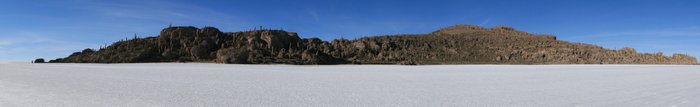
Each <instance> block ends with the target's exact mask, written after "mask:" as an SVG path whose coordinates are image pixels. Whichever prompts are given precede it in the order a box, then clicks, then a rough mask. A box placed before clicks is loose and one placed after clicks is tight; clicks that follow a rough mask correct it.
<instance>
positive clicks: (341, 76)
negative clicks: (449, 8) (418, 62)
mask: <svg viewBox="0 0 700 107" xmlns="http://www.w3.org/2000/svg"><path fill="white" fill-rule="evenodd" d="M0 106H2V107H13V106H22V107H24V106H42V107H43V106H68V107H72V106H84V107H95V106H138V107H141V106H165V107H171V106H479V107H482V106H551V107H562V106H612V107H620V106H627V107H639V106H700V66H688V65H431V66H399V65H323V66H317V65H301V66H300V65H226V64H202V63H145V64H28V63H1V64H0Z"/></svg>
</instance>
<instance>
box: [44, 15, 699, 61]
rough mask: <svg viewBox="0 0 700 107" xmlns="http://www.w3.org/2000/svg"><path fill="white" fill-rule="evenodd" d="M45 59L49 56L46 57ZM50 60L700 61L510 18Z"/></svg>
mask: <svg viewBox="0 0 700 107" xmlns="http://www.w3.org/2000/svg"><path fill="white" fill-rule="evenodd" d="M41 62H43V59H41ZM49 62H50V63H140V62H212V63H227V64H228V63H232V64H406V65H414V64H698V63H697V60H696V58H695V57H692V56H689V55H685V54H673V55H671V56H664V55H663V53H660V52H659V53H638V52H636V51H635V49H633V48H622V49H619V50H612V49H606V48H603V47H600V46H596V45H592V44H585V43H572V42H567V41H562V40H557V38H556V37H555V36H554V35H543V34H531V33H527V32H523V31H519V30H516V29H514V28H511V27H507V26H496V27H493V28H484V27H480V26H473V25H455V26H450V27H446V28H442V29H439V30H437V31H434V32H431V33H428V34H398V35H384V36H371V37H362V38H357V39H353V40H348V39H335V40H331V41H323V40H321V39H319V38H300V37H299V35H298V34H297V33H295V32H288V31H284V30H272V29H259V30H250V31H240V32H221V31H219V29H217V28H214V27H203V28H196V27H192V26H179V27H167V28H165V29H163V30H162V31H161V32H160V35H158V36H155V37H145V38H138V37H134V38H132V39H128V40H121V41H118V42H115V43H113V44H111V45H109V46H106V47H102V48H100V49H84V50H83V51H80V52H75V53H73V54H71V55H70V56H68V57H65V58H58V59H54V60H50V61H49Z"/></svg>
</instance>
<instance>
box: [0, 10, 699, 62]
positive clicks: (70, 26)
mask: <svg viewBox="0 0 700 107" xmlns="http://www.w3.org/2000/svg"><path fill="white" fill-rule="evenodd" d="M699 13H700V1H697V0H687V1H683V0H629V1H627V0H528V1H525V0H444V1H441V0H424V1H419V0H400V1H399V0H396V1H391V0H367V1H363V0H318V1H314V0H309V1H303V0H279V1H265V0H241V1H237V0H182V1H179V0H133V1H129V0H123V1H117V0H45V1H44V0H3V1H2V3H0V62H3V61H31V60H33V59H36V58H45V59H55V58H60V57H65V56H68V55H70V54H71V53H73V52H76V51H80V50H83V49H85V48H99V47H100V46H103V45H108V44H111V43H112V42H115V41H118V40H120V39H124V38H131V37H134V35H136V36H139V37H145V36H157V35H158V33H159V32H160V30H161V29H163V28H165V27H167V26H168V25H173V26H195V27H204V26H213V27H217V28H219V29H220V30H221V31H225V32H234V31H242V30H250V29H253V28H255V27H260V26H262V27H265V28H273V29H283V30H287V31H292V32H298V33H299V34H300V36H301V37H304V38H308V37H318V38H321V39H323V40H332V39H335V38H346V39H353V38H359V37H363V36H379V35H387V34H421V33H429V32H432V31H435V30H437V29H440V28H444V27H448V26H452V25H457V24H469V25H479V26H485V27H493V26H497V25H504V26H512V27H514V28H515V29H518V30H521V31H526V32H530V33H535V34H553V35H556V36H557V38H558V39H559V40H565V41H571V42H581V43H590V44H596V45H599V46H602V47H604V48H608V49H620V48H623V47H632V48H635V49H636V50H637V51H639V52H649V53H653V52H664V54H665V55H671V54H672V53H682V54H690V55H692V56H700V47H698V46H700V14H699Z"/></svg>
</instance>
